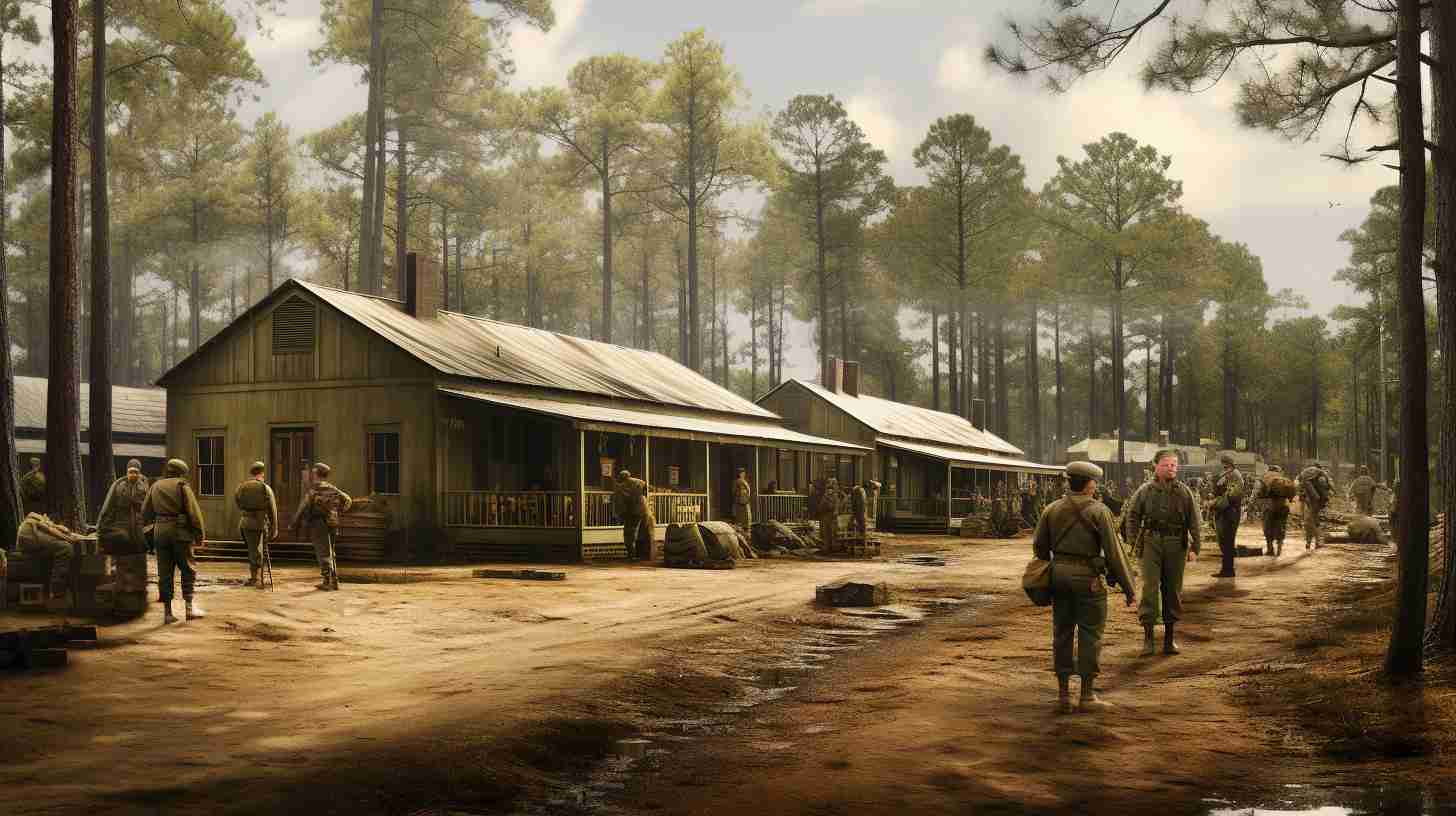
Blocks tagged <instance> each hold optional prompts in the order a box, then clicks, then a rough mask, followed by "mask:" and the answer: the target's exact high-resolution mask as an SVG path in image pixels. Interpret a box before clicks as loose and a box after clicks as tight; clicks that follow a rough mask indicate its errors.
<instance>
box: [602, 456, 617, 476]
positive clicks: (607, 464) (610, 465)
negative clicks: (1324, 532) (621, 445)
mask: <svg viewBox="0 0 1456 816" xmlns="http://www.w3.org/2000/svg"><path fill="white" fill-rule="evenodd" d="M616 466H617V460H616V459H612V458H609V457H606V456H603V457H602V478H604V479H610V478H612V477H613V476H615V475H616Z"/></svg>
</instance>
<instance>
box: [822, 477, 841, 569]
mask: <svg viewBox="0 0 1456 816" xmlns="http://www.w3.org/2000/svg"><path fill="white" fill-rule="evenodd" d="M840 499H841V496H840V494H839V480H838V479H836V478H833V477H830V478H829V479H826V480H825V482H824V491H823V493H822V494H820V496H819V506H818V515H819V537H820V538H822V539H824V551H825V552H837V551H838V550H839V502H840Z"/></svg>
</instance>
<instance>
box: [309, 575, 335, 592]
mask: <svg viewBox="0 0 1456 816" xmlns="http://www.w3.org/2000/svg"><path fill="white" fill-rule="evenodd" d="M313 588H314V589H321V590H323V591H324V592H328V591H329V590H331V589H333V588H334V585H333V583H332V582H330V581H329V576H327V575H325V576H324V577H323V578H322V579H321V580H320V581H319V582H318V583H317V584H314V587H313Z"/></svg>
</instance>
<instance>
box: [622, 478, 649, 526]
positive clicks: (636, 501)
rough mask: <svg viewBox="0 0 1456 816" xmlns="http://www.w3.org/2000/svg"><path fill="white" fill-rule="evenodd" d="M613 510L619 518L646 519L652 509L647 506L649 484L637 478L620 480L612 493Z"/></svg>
mask: <svg viewBox="0 0 1456 816" xmlns="http://www.w3.org/2000/svg"><path fill="white" fill-rule="evenodd" d="M612 509H614V510H616V511H617V517H618V518H646V517H647V516H648V515H649V514H650V512H651V509H652V508H650V507H648V505H647V482H645V481H643V480H641V479H639V478H637V477H636V476H628V477H627V478H626V479H618V480H617V481H616V487H615V488H614V489H613V491H612Z"/></svg>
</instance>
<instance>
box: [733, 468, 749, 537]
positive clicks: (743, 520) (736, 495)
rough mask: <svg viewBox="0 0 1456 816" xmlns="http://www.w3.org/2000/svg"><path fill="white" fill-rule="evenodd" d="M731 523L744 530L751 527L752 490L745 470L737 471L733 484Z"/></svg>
mask: <svg viewBox="0 0 1456 816" xmlns="http://www.w3.org/2000/svg"><path fill="white" fill-rule="evenodd" d="M733 523H734V524H737V525H738V526H739V527H742V528H743V529H745V530H747V529H750V528H751V527H753V488H752V487H750V486H749V484H748V470H747V469H746V468H739V469H738V480H737V481H735V482H734V483H733Z"/></svg>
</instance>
